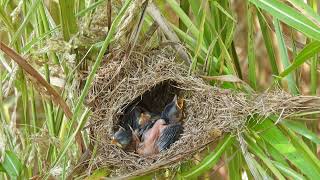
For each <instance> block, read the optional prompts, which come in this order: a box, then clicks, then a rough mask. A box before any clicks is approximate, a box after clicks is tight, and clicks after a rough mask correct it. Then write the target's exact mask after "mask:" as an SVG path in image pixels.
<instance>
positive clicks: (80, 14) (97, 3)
mask: <svg viewBox="0 0 320 180" xmlns="http://www.w3.org/2000/svg"><path fill="white" fill-rule="evenodd" d="M103 2H105V0H99V1H97V2H94V3H92V4H91V5H90V6H89V7H87V8H85V9H83V10H81V11H80V12H78V13H77V14H76V17H82V16H84V15H85V14H86V13H87V12H89V11H91V10H93V9H95V8H96V7H97V6H99V5H100V4H101V3H103Z"/></svg>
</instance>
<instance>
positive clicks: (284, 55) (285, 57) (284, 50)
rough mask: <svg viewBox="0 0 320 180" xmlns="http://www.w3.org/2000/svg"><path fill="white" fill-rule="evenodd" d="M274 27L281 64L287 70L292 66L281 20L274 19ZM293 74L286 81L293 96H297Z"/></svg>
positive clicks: (288, 75)
mask: <svg viewBox="0 0 320 180" xmlns="http://www.w3.org/2000/svg"><path fill="white" fill-rule="evenodd" d="M274 26H275V30H276V36H277V40H278V44H279V50H280V59H281V62H282V64H283V66H284V68H287V67H289V66H290V61H289V56H288V52H287V48H286V46H285V42H284V39H283V35H282V31H281V27H280V22H279V20H277V19H274ZM293 74H294V73H293V72H291V73H290V74H287V77H286V80H287V82H288V88H289V91H290V92H291V93H292V94H295V95H297V94H298V93H299V92H298V89H297V86H296V83H295V80H294V77H293Z"/></svg>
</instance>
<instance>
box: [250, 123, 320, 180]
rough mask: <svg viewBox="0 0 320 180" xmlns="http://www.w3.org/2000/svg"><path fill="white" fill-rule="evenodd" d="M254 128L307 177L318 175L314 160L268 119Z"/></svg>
mask: <svg viewBox="0 0 320 180" xmlns="http://www.w3.org/2000/svg"><path fill="white" fill-rule="evenodd" d="M254 129H255V131H259V136H260V137H261V138H262V139H263V140H264V141H265V142H266V143H267V144H268V145H271V146H273V147H274V148H275V149H276V150H277V151H278V152H279V153H280V154H282V155H283V156H284V157H286V159H287V160H289V161H290V162H291V163H292V164H293V165H295V166H296V167H297V168H298V169H300V170H301V172H302V173H303V174H305V175H306V176H307V177H308V178H310V179H314V178H315V179H317V177H320V171H319V168H318V166H317V165H315V164H314V161H313V160H311V159H310V157H308V155H307V154H306V153H305V152H304V151H302V150H301V148H299V149H297V148H296V146H295V145H294V144H293V143H292V142H291V140H290V139H288V137H287V136H286V135H285V134H283V133H282V131H281V130H280V129H278V128H277V127H276V126H275V125H274V124H273V122H272V121H271V120H270V119H266V120H264V121H263V122H262V123H261V124H258V125H257V126H255V128H254Z"/></svg>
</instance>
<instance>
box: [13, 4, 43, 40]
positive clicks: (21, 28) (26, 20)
mask: <svg viewBox="0 0 320 180" xmlns="http://www.w3.org/2000/svg"><path fill="white" fill-rule="evenodd" d="M40 2H41V0H36V1H34V3H33V4H32V6H31V7H30V9H28V12H27V14H26V16H25V17H24V19H23V22H22V23H21V25H20V26H19V28H18V30H17V31H16V32H15V33H14V35H13V36H12V39H11V42H10V45H13V44H14V43H15V42H16V41H17V40H18V38H20V36H21V34H22V32H23V31H24V30H25V28H26V26H27V25H28V23H29V22H30V20H31V17H32V15H33V14H34V13H36V12H37V8H38V5H39V3H40Z"/></svg>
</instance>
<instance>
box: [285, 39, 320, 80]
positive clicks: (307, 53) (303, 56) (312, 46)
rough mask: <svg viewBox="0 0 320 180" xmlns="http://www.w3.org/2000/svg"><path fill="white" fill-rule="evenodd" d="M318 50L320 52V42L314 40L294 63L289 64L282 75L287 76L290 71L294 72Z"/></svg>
mask: <svg viewBox="0 0 320 180" xmlns="http://www.w3.org/2000/svg"><path fill="white" fill-rule="evenodd" d="M318 52H320V42H319V41H312V42H311V43H309V44H308V45H306V46H305V47H304V48H303V49H302V50H301V51H300V52H299V54H298V55H297V56H296V58H295V59H294V61H293V63H292V64H291V65H290V66H288V67H287V68H286V69H285V70H284V71H283V72H282V73H281V74H280V77H286V76H288V75H289V74H290V73H292V72H293V71H294V70H295V69H297V68H298V67H299V66H300V65H301V64H303V63H304V62H306V61H307V60H308V59H309V58H312V57H313V56H315V55H316V54H317V53H318Z"/></svg>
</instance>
